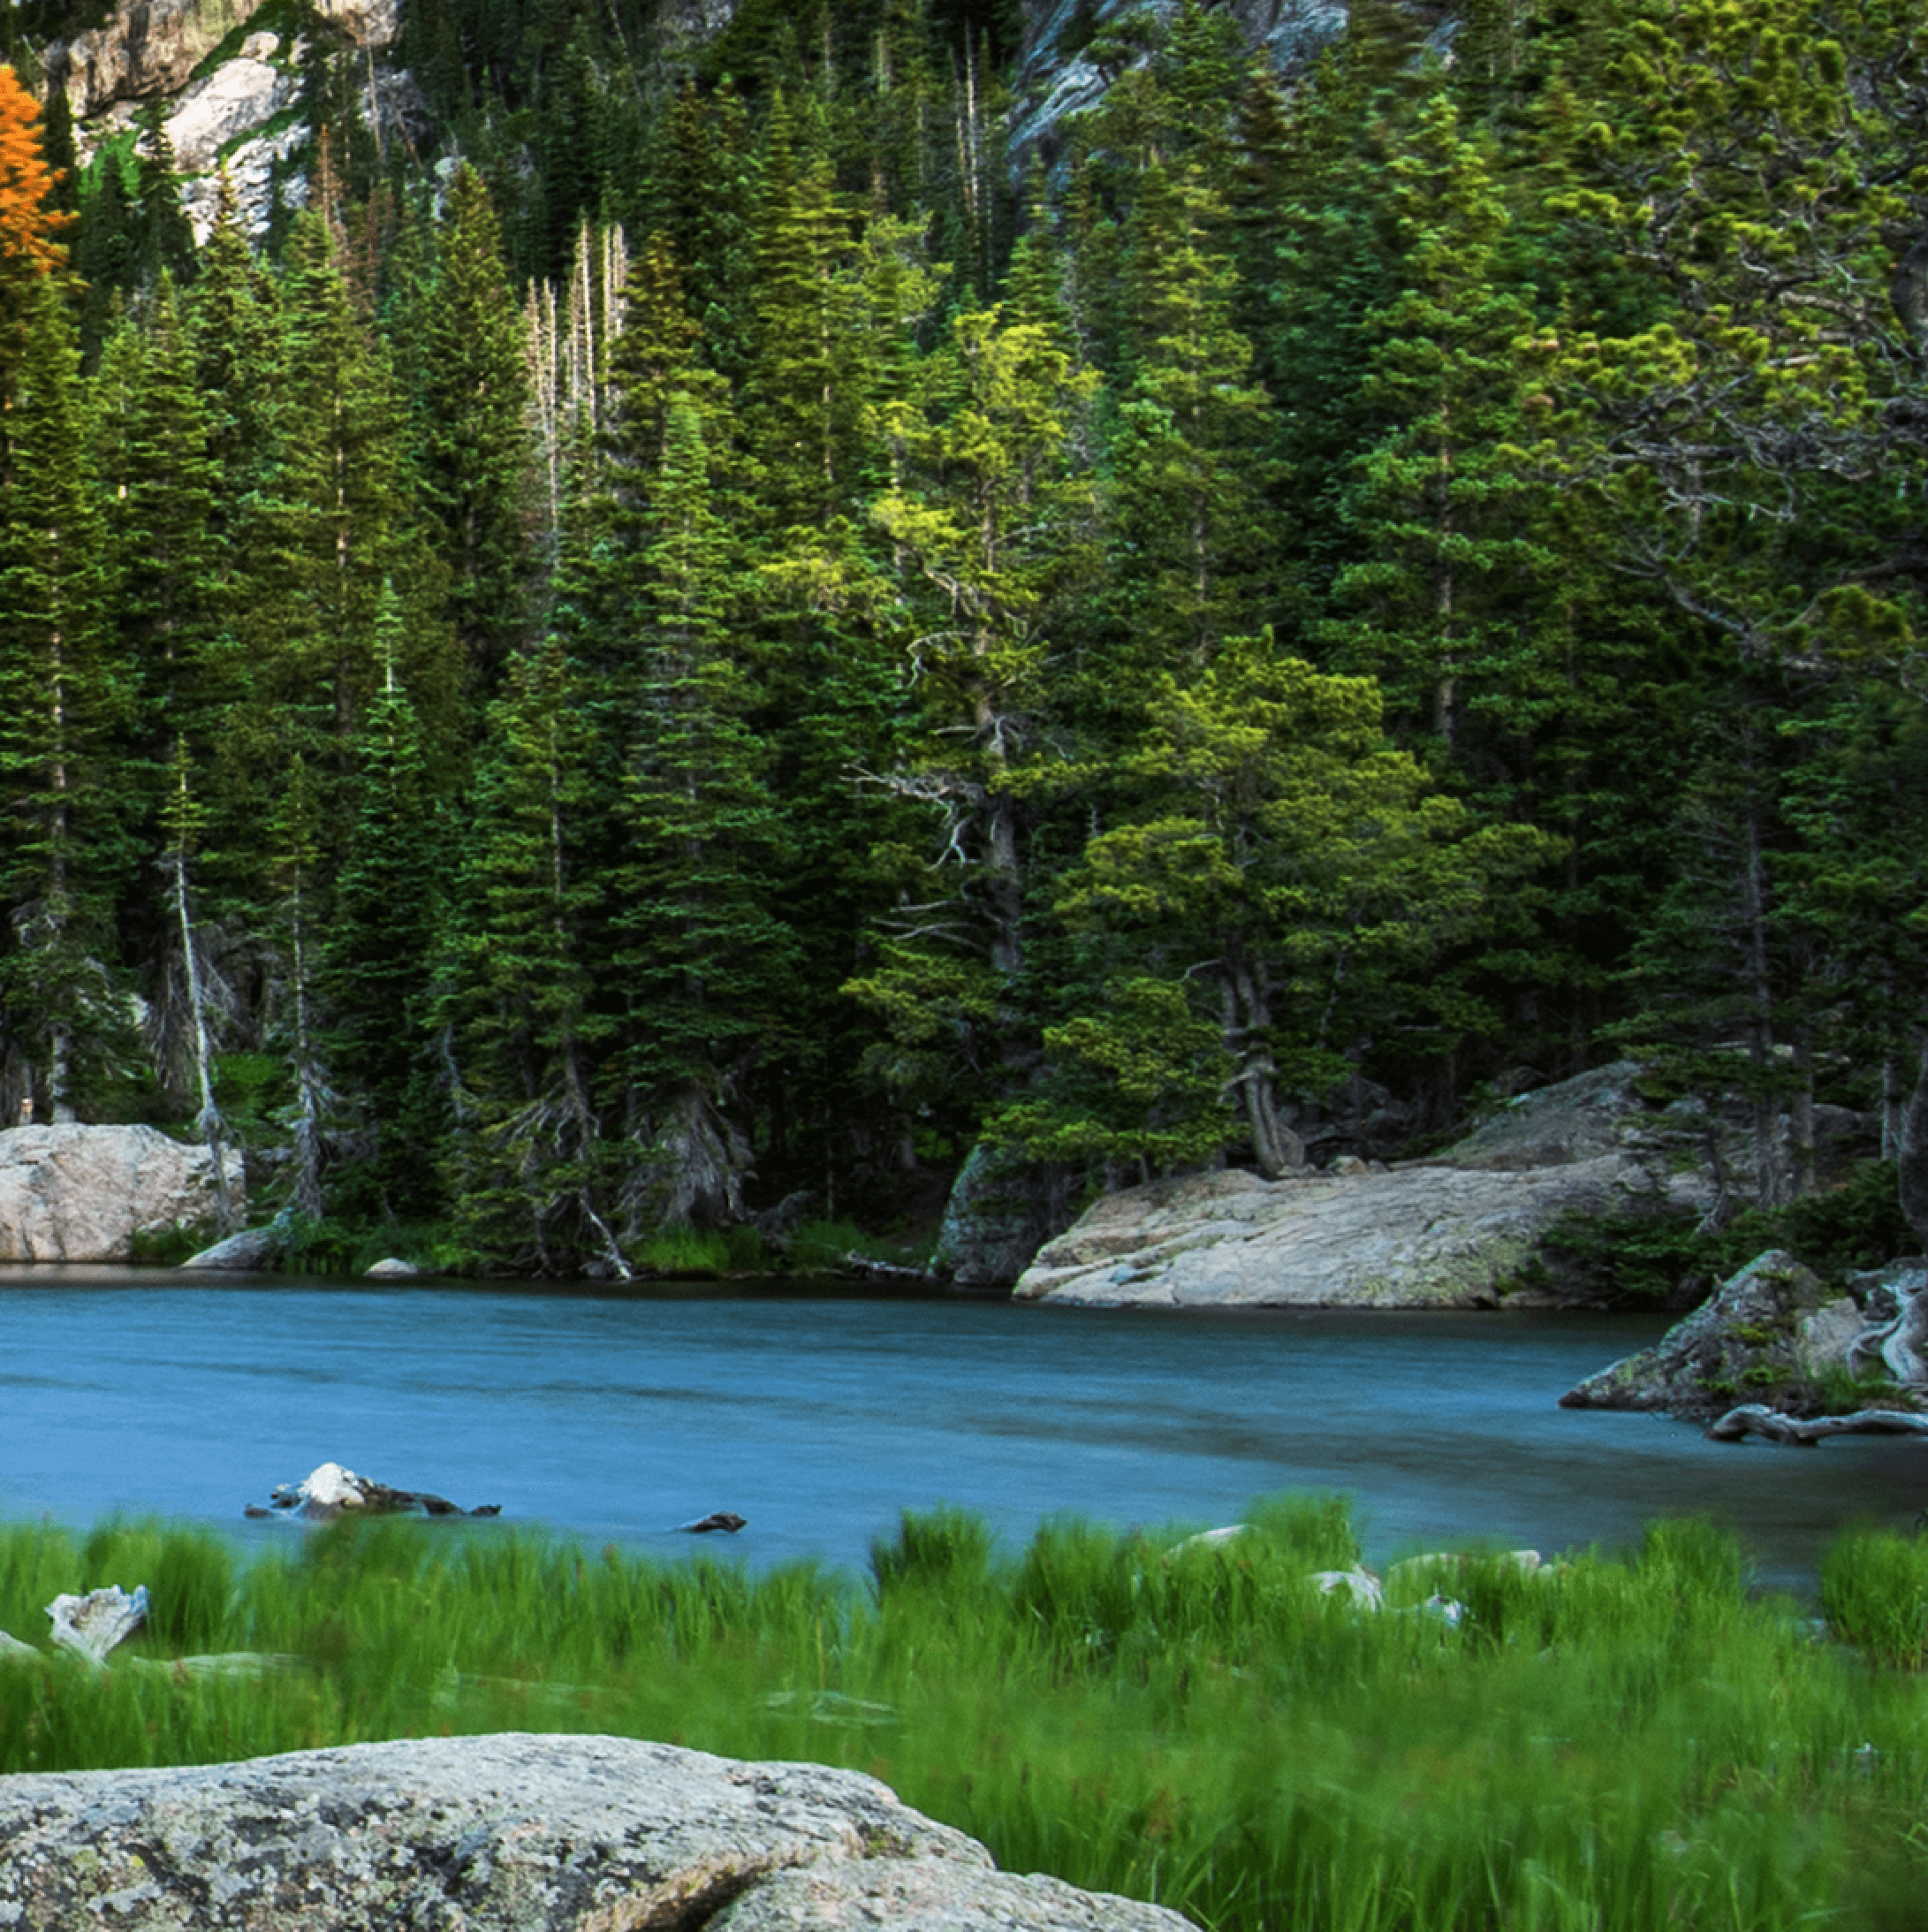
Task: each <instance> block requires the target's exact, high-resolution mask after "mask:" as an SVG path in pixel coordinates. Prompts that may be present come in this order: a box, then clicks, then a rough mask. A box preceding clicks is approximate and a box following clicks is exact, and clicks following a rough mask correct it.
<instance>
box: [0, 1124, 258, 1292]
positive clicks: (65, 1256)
mask: <svg viewBox="0 0 1928 1932" xmlns="http://www.w3.org/2000/svg"><path fill="white" fill-rule="evenodd" d="M227 1175H228V1186H229V1190H230V1195H231V1198H232V1200H233V1201H234V1203H235V1204H236V1206H239V1205H240V1203H241V1200H242V1198H243V1193H244V1190H245V1183H244V1181H243V1178H242V1173H241V1161H240V1156H239V1154H232V1153H231V1154H230V1155H229V1156H228V1163H227ZM218 1218H219V1201H218V1198H217V1193H216V1184H215V1171H214V1160H213V1158H212V1156H211V1155H210V1154H209V1152H208V1150H207V1149H206V1148H205V1147H200V1146H194V1147H190V1146H185V1145H182V1143H180V1142H179V1141H178V1140H170V1139H169V1138H168V1137H167V1136H166V1135H165V1134H163V1133H162V1132H161V1131H160V1130H158V1129H156V1128H153V1127H83V1126H73V1125H49V1126H39V1127H10V1128H7V1129H5V1130H0V1261H125V1260H126V1259H128V1257H129V1256H130V1254H131V1253H132V1251H133V1237H134V1236H135V1235H136V1234H153V1235H162V1234H167V1233H169V1232H171V1230H172V1229H174V1228H180V1227H186V1228H208V1229H209V1230H210V1231H211V1230H212V1229H213V1228H215V1227H216V1222H217V1221H218Z"/></svg>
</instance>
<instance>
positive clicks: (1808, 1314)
mask: <svg viewBox="0 0 1928 1932" xmlns="http://www.w3.org/2000/svg"><path fill="white" fill-rule="evenodd" d="M1866 1326H1867V1325H1866V1323H1865V1322H1864V1320H1863V1318H1862V1315H1861V1312H1860V1311H1859V1310H1858V1309H1857V1308H1856V1306H1855V1304H1854V1302H1853V1301H1852V1300H1851V1299H1849V1298H1848V1297H1847V1296H1830V1295H1829V1294H1827V1293H1826V1290H1825V1289H1823V1287H1822V1285H1821V1280H1820V1277H1819V1276H1818V1275H1817V1274H1815V1273H1814V1271H1813V1270H1812V1269H1811V1268H1809V1267H1805V1266H1803V1265H1802V1263H1800V1262H1799V1261H1797V1260H1795V1258H1794V1257H1793V1256H1792V1255H1790V1254H1788V1253H1786V1252H1785V1251H1782V1250H1781V1249H1779V1248H1774V1249H1771V1250H1769V1251H1768V1252H1767V1253H1765V1254H1762V1255H1757V1256H1756V1257H1755V1259H1753V1260H1751V1261H1750V1262H1749V1263H1748V1265H1747V1266H1745V1267H1744V1268H1742V1269H1741V1270H1740V1272H1739V1273H1738V1274H1733V1275H1730V1276H1729V1277H1728V1278H1727V1281H1725V1282H1722V1283H1721V1284H1720V1286H1719V1288H1718V1289H1715V1290H1714V1292H1713V1293H1712V1295H1710V1296H1709V1297H1707V1299H1706V1300H1705V1301H1704V1302H1703V1303H1702V1304H1700V1306H1699V1307H1698V1308H1696V1310H1695V1311H1694V1312H1693V1313H1692V1314H1690V1315H1689V1316H1687V1317H1685V1319H1684V1320H1680V1321H1677V1322H1675V1323H1674V1326H1673V1327H1671V1328H1669V1329H1668V1330H1667V1332H1666V1334H1665V1335H1662V1336H1661V1338H1660V1339H1659V1342H1657V1343H1655V1344H1654V1345H1653V1347H1651V1349H1642V1350H1639V1351H1638V1352H1637V1353H1636V1354H1634V1355H1629V1356H1626V1357H1624V1358H1622V1359H1621V1360H1620V1361H1618V1362H1614V1363H1613V1364H1611V1365H1609V1366H1607V1367H1605V1368H1603V1369H1602V1370H1601V1371H1600V1372H1599V1373H1598V1374H1597V1375H1590V1376H1588V1377H1587V1379H1586V1380H1585V1381H1583V1382H1582V1383H1581V1384H1580V1385H1579V1386H1578V1387H1577V1388H1571V1389H1569V1390H1568V1391H1567V1393H1566V1394H1565V1395H1564V1396H1561V1397H1560V1407H1561V1408H1563V1409H1652V1410H1659V1411H1664V1412H1665V1413H1666V1414H1669V1415H1676V1416H1691V1417H1700V1418H1712V1417H1714V1416H1719V1415H1724V1414H1726V1413H1727V1411H1728V1410H1730V1409H1732V1408H1733V1407H1734V1405H1735V1404H1736V1403H1743V1402H1748V1401H1751V1400H1759V1399H1763V1398H1768V1399H1772V1400H1775V1401H1779V1402H1781V1403H1787V1402H1788V1401H1790V1400H1794V1401H1798V1399H1799V1392H1800V1390H1801V1388H1803V1385H1805V1384H1808V1383H1810V1382H1811V1381H1813V1379H1814V1378H1815V1377H1817V1376H1818V1375H1820V1374H1822V1373H1825V1372H1826V1370H1828V1369H1830V1368H1841V1369H1846V1368H1847V1367H1848V1362H1849V1356H1850V1351H1851V1350H1852V1348H1853V1345H1854V1343H1856V1340H1857V1339H1858V1338H1859V1337H1860V1336H1861V1335H1862V1334H1863V1331H1864V1329H1865V1328H1866Z"/></svg>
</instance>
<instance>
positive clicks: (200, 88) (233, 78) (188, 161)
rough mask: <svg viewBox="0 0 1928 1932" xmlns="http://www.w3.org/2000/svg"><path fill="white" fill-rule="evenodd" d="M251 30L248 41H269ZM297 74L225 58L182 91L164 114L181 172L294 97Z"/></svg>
mask: <svg viewBox="0 0 1928 1932" xmlns="http://www.w3.org/2000/svg"><path fill="white" fill-rule="evenodd" d="M271 38H272V36H271V35H266V34H255V35H254V36H253V39H252V40H251V42H250V44H251V45H252V44H253V41H257V40H264V39H271ZM299 88H300V79H299V77H298V76H296V75H294V74H292V73H285V72H282V71H281V70H280V69H279V68H277V67H273V66H270V65H269V64H268V62H267V61H265V60H260V59H252V58H250V57H247V56H246V55H243V56H241V57H239V58H238V59H234V60H224V61H223V62H222V63H221V65H219V66H218V67H216V69H215V71H214V72H212V73H211V74H209V75H208V76H207V77H206V78H205V79H204V80H197V81H195V82H194V85H193V86H192V87H189V88H188V89H187V91H186V93H185V94H184V95H182V96H181V97H180V100H179V102H178V104H177V105H176V107H175V109H174V111H173V112H172V113H171V115H170V116H169V117H168V122H167V133H168V139H169V140H170V141H172V142H173V143H174V162H175V165H176V166H177V167H178V169H179V170H180V171H181V172H182V173H183V174H201V173H202V172H204V171H206V170H208V169H210V168H212V167H214V166H215V165H216V164H217V163H218V162H219V160H220V158H221V149H222V148H223V146H224V144H225V143H226V142H228V141H232V140H233V139H234V137H235V136H236V135H237V134H242V133H247V132H248V130H249V129H251V128H255V127H259V126H261V125H262V122H264V121H265V120H267V119H268V118H269V116H270V115H272V114H276V113H278V112H279V111H280V110H282V109H283V108H285V106H287V104H288V103H290V102H291V101H292V100H293V98H294V96H295V94H296V92H297V91H298V90H299Z"/></svg>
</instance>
